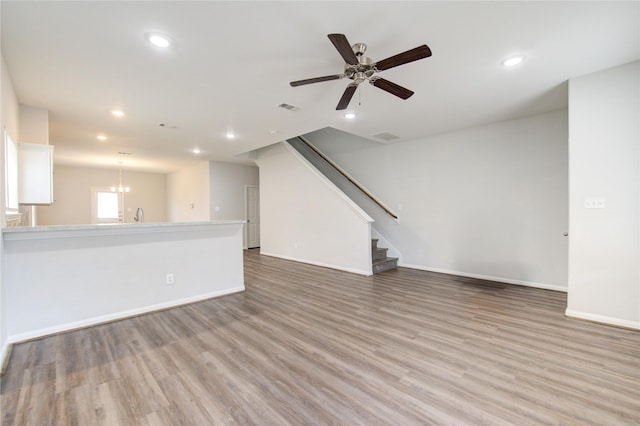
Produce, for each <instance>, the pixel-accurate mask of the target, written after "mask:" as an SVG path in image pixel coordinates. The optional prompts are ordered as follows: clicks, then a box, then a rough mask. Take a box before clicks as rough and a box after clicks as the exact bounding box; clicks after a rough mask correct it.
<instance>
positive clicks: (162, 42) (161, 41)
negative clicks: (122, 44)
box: [145, 33, 171, 48]
mask: <svg viewBox="0 0 640 426" xmlns="http://www.w3.org/2000/svg"><path fill="white" fill-rule="evenodd" d="M145 38H146V39H147V41H148V42H149V43H151V44H153V45H154V46H156V47H162V48H167V47H169V46H170V45H171V39H169V37H168V36H166V35H164V34H159V33H147V34H145Z"/></svg>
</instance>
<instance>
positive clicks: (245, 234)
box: [242, 184, 260, 250]
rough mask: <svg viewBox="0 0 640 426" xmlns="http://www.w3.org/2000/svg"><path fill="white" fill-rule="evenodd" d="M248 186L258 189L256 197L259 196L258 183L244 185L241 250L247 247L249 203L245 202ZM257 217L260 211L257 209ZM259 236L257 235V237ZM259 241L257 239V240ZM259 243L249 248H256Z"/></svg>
mask: <svg viewBox="0 0 640 426" xmlns="http://www.w3.org/2000/svg"><path fill="white" fill-rule="evenodd" d="M249 188H257V189H258V197H259V196H260V185H247V184H245V185H244V222H245V224H244V227H243V233H244V235H243V238H242V248H243V250H248V249H249V226H248V223H249V203H248V202H247V198H248V195H249ZM258 217H260V212H259V211H258ZM258 238H259V237H258ZM258 243H259V241H258ZM258 247H260V245H259V244H258V246H256V247H251V248H258Z"/></svg>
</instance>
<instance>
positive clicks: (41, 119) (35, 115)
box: [17, 105, 49, 145]
mask: <svg viewBox="0 0 640 426" xmlns="http://www.w3.org/2000/svg"><path fill="white" fill-rule="evenodd" d="M19 114H20V139H19V140H18V141H17V142H27V143H39V144H44V145H48V144H49V111H48V110H46V109H44V108H36V107H32V106H28V105H20V111H19Z"/></svg>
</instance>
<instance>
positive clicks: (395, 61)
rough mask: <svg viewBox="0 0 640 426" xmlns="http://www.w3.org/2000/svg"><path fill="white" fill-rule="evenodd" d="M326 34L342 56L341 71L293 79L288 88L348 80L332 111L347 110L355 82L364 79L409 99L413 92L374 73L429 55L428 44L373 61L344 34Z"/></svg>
mask: <svg viewBox="0 0 640 426" xmlns="http://www.w3.org/2000/svg"><path fill="white" fill-rule="evenodd" d="M328 37H329V40H330V41H331V43H333V46H334V47H335V48H336V50H337V51H338V53H340V56H342V59H344V61H345V64H344V73H342V74H335V75H327V76H323V77H315V78H308V79H305V80H297V81H292V82H291V83H289V84H290V85H291V86H292V87H297V86H303V85H306V84H312V83H320V82H323V81H331V80H340V79H342V78H348V79H350V80H352V82H351V83H349V85H348V86H347V88H346V89H345V91H344V93H343V94H342V97H341V98H340V101H339V102H338V106H337V107H336V110H345V109H347V107H348V106H349V102H351V98H353V95H354V94H355V92H356V89H357V88H358V85H359V84H360V83H363V82H365V81H368V82H369V83H370V84H372V85H373V86H375V87H377V88H378V89H382V90H384V91H385V92H389V93H391V94H392V95H395V96H397V97H399V98H401V99H408V98H410V97H411V95H413V92H412V91H411V90H409V89H407V88H404V87H402V86H400V85H398V84H395V83H393V82H391V81H389V80H385V79H384V78H381V77H378V76H375V75H374V74H375V73H377V72H380V71H384V70H388V69H389V68H393V67H397V66H399V65H404V64H407V63H409V62H413V61H417V60H419V59H424V58H428V57H429V56H431V49H429V46H427V45H426V44H423V45H422V46H418V47H416V48H414V49H411V50H407V51H406V52H402V53H399V54H397V55H394V56H391V57H389V58H387V59H383V60H382V61H379V62H374V61H373V60H372V59H371V58H369V57H367V56H364V53H365V52H366V51H367V45H366V44H364V43H356V44H354V45H353V46H352V45H351V44H350V43H349V41H348V40H347V37H346V36H345V35H344V34H329V35H328Z"/></svg>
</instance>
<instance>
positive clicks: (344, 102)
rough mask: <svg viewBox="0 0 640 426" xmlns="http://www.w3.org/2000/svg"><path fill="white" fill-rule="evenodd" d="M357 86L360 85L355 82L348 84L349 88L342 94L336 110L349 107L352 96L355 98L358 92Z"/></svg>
mask: <svg viewBox="0 0 640 426" xmlns="http://www.w3.org/2000/svg"><path fill="white" fill-rule="evenodd" d="M357 88H358V85H357V84H354V83H351V84H350V85H348V86H347V88H346V89H345V90H344V93H343V94H342V97H341V98H340V102H338V106H337V107H336V110H338V111H339V110H343V109H347V107H348V106H349V102H351V98H353V94H354V93H356V89H357Z"/></svg>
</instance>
